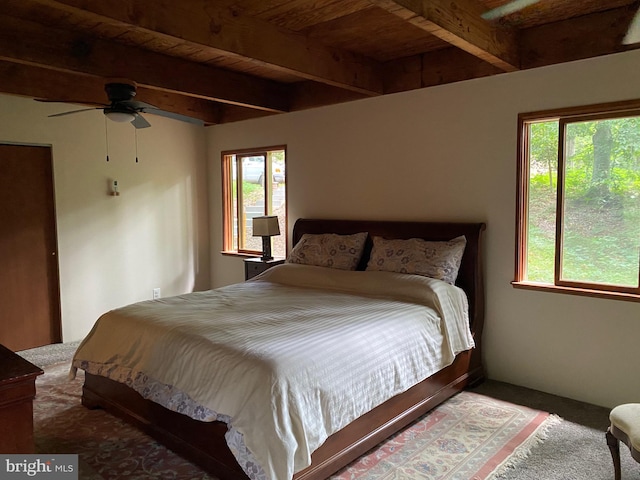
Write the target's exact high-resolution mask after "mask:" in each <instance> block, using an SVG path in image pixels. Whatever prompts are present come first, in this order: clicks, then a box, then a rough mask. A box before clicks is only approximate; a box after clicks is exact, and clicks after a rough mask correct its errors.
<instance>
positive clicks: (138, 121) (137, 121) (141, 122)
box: [131, 113, 151, 128]
mask: <svg viewBox="0 0 640 480" xmlns="http://www.w3.org/2000/svg"><path fill="white" fill-rule="evenodd" d="M135 116H136V118H134V119H133V120H131V125H133V126H134V127H136V128H147V127H150V126H151V124H150V123H149V122H147V121H146V120H145V119H144V117H143V116H142V115H140V114H139V113H136V114H135Z"/></svg>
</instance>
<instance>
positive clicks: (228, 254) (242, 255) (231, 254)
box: [220, 250, 262, 258]
mask: <svg viewBox="0 0 640 480" xmlns="http://www.w3.org/2000/svg"><path fill="white" fill-rule="evenodd" d="M220 254H221V255H224V256H226V257H240V258H253V257H259V256H260V255H262V253H261V252H256V253H249V252H231V251H230V252H227V251H224V250H223V251H221V252H220Z"/></svg>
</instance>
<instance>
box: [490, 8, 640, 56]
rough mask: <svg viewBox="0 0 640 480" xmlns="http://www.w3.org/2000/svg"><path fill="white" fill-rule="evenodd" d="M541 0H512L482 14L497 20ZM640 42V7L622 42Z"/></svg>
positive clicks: (629, 43) (628, 43)
mask: <svg viewBox="0 0 640 480" xmlns="http://www.w3.org/2000/svg"><path fill="white" fill-rule="evenodd" d="M539 1H540V0H511V1H510V2H507V3H505V4H504V5H500V6H499V7H496V8H493V9H491V10H488V11H486V12H485V13H483V14H482V15H481V16H482V18H484V19H485V20H497V19H499V18H502V17H504V16H505V15H509V14H511V13H514V12H517V11H518V10H522V9H523V8H525V7H528V6H529V5H533V4H534V3H538V2H539ZM639 42H640V9H639V10H638V11H637V12H636V14H635V16H634V17H633V20H631V24H630V25H629V29H628V30H627V34H626V35H625V37H624V39H623V40H622V43H623V44H624V45H631V44H634V43H639Z"/></svg>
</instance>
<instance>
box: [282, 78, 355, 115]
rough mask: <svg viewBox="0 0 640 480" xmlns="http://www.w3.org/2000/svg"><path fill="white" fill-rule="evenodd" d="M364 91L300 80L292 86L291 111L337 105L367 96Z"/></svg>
mask: <svg viewBox="0 0 640 480" xmlns="http://www.w3.org/2000/svg"><path fill="white" fill-rule="evenodd" d="M367 97H368V95H364V94H362V93H357V92H352V91H349V90H344V89H342V88H336V87H333V86H331V85H325V84H322V83H316V82H298V83H295V84H293V85H292V86H291V111H296V110H307V109H309V108H315V107H322V106H324V105H335V104H336V103H344V102H351V101H353V100H360V99H362V98H367Z"/></svg>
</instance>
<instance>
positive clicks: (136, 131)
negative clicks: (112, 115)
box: [134, 128, 138, 163]
mask: <svg viewBox="0 0 640 480" xmlns="http://www.w3.org/2000/svg"><path fill="white" fill-rule="evenodd" d="M134 132H135V135H136V163H138V129H137V128H136V129H134Z"/></svg>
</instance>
